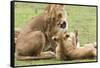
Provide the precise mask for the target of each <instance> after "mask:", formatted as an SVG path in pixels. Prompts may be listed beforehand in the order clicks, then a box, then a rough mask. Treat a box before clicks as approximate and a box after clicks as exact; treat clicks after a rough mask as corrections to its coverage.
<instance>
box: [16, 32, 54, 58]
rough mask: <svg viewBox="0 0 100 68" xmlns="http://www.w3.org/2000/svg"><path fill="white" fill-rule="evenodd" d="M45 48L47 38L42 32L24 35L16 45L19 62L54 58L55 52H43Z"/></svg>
mask: <svg viewBox="0 0 100 68" xmlns="http://www.w3.org/2000/svg"><path fill="white" fill-rule="evenodd" d="M44 46H45V37H44V34H43V33H42V32H41V31H35V32H31V33H30V34H27V35H22V36H21V37H20V38H19V39H18V40H17V43H16V59H17V60H37V59H48V58H53V57H54V53H53V52H50V51H48V52H42V51H43V48H44Z"/></svg>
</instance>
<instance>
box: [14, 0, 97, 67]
mask: <svg viewBox="0 0 100 68" xmlns="http://www.w3.org/2000/svg"><path fill="white" fill-rule="evenodd" d="M45 7H46V5H44V4H35V3H19V2H17V3H15V27H16V28H21V27H22V26H23V25H24V24H25V23H27V22H28V20H30V19H31V18H32V17H33V16H36V15H39V14H40V13H42V11H43V10H44V8H45ZM65 11H66V12H67V13H68V22H69V27H68V31H73V30H74V29H78V32H79V41H80V44H81V46H83V44H85V43H88V42H94V41H96V7H87V6H72V5H66V6H65ZM89 61H96V59H84V60H72V61H58V60H56V59H49V60H35V61H16V60H15V65H16V66H20V65H39V64H57V63H75V62H89Z"/></svg>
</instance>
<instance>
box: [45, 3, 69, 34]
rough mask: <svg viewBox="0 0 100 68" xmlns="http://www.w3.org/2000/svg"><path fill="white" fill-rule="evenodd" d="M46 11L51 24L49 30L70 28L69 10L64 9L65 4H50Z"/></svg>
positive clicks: (53, 31) (54, 31) (55, 30)
mask: <svg viewBox="0 0 100 68" xmlns="http://www.w3.org/2000/svg"><path fill="white" fill-rule="evenodd" d="M45 13H46V14H47V16H48V17H47V18H48V23H49V24H50V25H49V28H48V31H50V32H52V33H57V32H59V31H66V30H67V29H68V21H67V12H65V11H64V5H61V4H60V5H59V4H49V5H48V7H47V8H46V10H45Z"/></svg>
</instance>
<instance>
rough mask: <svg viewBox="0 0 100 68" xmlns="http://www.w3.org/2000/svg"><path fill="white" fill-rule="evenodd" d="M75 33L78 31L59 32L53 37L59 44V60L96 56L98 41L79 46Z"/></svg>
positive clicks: (57, 49)
mask: <svg viewBox="0 0 100 68" xmlns="http://www.w3.org/2000/svg"><path fill="white" fill-rule="evenodd" d="M75 34H76V33H74V32H71V33H63V32H59V33H58V34H57V35H56V36H54V37H52V38H53V40H55V42H56V44H57V47H56V58H57V59H59V60H73V59H85V58H88V59H89V58H95V57H96V48H95V47H96V43H88V44H85V45H84V46H83V47H77V42H76V40H75V38H76V37H75V36H76V35H75Z"/></svg>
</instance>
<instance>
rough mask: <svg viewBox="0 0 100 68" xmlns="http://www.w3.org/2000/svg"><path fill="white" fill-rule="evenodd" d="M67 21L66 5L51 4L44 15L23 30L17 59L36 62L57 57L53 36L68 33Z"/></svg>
mask: <svg viewBox="0 0 100 68" xmlns="http://www.w3.org/2000/svg"><path fill="white" fill-rule="evenodd" d="M66 19H67V18H66V16H65V11H64V5H58V4H49V5H48V6H47V8H46V9H45V11H44V12H43V13H42V14H40V15H39V16H35V17H34V18H32V19H31V20H30V21H29V22H28V23H27V24H26V25H25V26H24V27H23V28H22V29H21V31H20V34H19V35H18V37H17V40H16V46H15V48H16V49H15V52H16V53H15V55H16V59H17V60H34V59H46V58H53V57H55V53H54V50H55V47H56V44H55V43H54V41H53V40H52V36H53V35H55V34H56V33H57V32H59V31H66V29H67V28H68V22H67V21H66ZM49 50H51V51H49ZM44 51H46V52H44Z"/></svg>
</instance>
